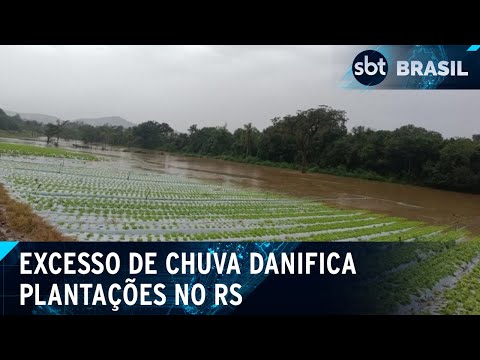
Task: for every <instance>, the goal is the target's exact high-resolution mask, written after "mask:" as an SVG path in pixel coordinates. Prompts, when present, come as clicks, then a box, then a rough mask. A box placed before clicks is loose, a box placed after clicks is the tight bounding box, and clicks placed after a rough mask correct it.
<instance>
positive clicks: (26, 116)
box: [4, 110, 58, 124]
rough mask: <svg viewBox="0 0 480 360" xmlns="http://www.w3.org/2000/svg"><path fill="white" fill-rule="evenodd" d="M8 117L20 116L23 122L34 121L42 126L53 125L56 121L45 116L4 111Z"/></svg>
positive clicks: (55, 118)
mask: <svg viewBox="0 0 480 360" xmlns="http://www.w3.org/2000/svg"><path fill="white" fill-rule="evenodd" d="M4 111H5V113H6V114H7V115H8V116H14V115H17V114H18V115H20V117H21V118H22V119H23V120H35V121H38V122H40V123H43V124H48V123H54V122H56V121H57V119H58V117H56V116H51V115H45V114H34V113H17V112H15V111H8V110H4Z"/></svg>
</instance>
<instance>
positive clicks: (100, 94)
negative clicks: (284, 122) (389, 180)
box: [0, 45, 480, 136]
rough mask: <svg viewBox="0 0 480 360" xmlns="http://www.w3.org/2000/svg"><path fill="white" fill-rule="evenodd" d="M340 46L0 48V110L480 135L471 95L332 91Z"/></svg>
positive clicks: (343, 52) (344, 58)
mask: <svg viewBox="0 0 480 360" xmlns="http://www.w3.org/2000/svg"><path fill="white" fill-rule="evenodd" d="M354 51H356V50H355V49H353V48H351V47H348V46H343V47H338V46H296V45H289V46H271V45H270V46H259V45H252V46H208V45H205V46H98V45H95V46H0V58H1V59H2V61H1V63H0V82H1V86H0V107H2V108H6V109H9V110H15V111H19V112H36V113H45V114H51V115H56V116H59V117H61V118H64V119H71V118H86V117H100V116H113V115H118V116H122V117H125V118H126V119H127V120H130V121H132V122H136V123H138V122H142V121H146V120H157V121H165V122H168V123H170V124H171V125H172V126H173V127H174V128H175V129H177V130H180V131H185V130H186V129H187V128H188V127H189V126H190V125H191V124H194V123H196V124H198V125H199V126H215V125H223V124H224V123H227V124H228V127H229V128H230V129H231V130H233V129H235V128H237V127H239V126H241V125H242V124H244V123H246V122H252V123H253V124H255V126H257V127H258V128H260V129H263V128H264V127H266V126H268V125H270V119H272V118H273V117H275V116H283V115H286V114H291V113H295V112H296V111H297V110H299V109H306V108H310V107H314V106H317V105H319V104H329V105H331V106H334V107H338V108H342V109H345V110H346V111H347V113H348V116H349V118H350V121H349V125H350V126H354V125H360V124H363V125H366V126H371V127H374V128H376V129H382V128H383V129H392V128H395V127H398V126H401V125H404V124H408V123H413V124H416V125H419V126H424V127H426V128H429V129H434V130H438V131H440V132H442V133H443V134H444V135H446V136H471V134H472V133H480V122H479V121H478V120H477V117H476V113H477V111H476V109H475V108H476V101H478V99H479V92H477V91H429V92H412V91H369V92H362V91H352V90H344V89H341V88H340V86H339V80H340V78H341V76H342V75H343V73H344V72H345V70H346V69H347V68H348V66H349V65H350V64H349V62H350V60H349V59H350V58H351V56H350V54H351V53H353V52H354Z"/></svg>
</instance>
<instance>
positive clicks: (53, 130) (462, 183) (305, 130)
mask: <svg viewBox="0 0 480 360" xmlns="http://www.w3.org/2000/svg"><path fill="white" fill-rule="evenodd" d="M347 120H348V119H347V117H346V114H345V112H344V111H341V110H337V109H333V108H331V107H328V106H320V107H318V108H314V109H308V110H304V111H298V112H297V113H296V114H295V115H287V116H284V117H277V118H274V119H273V120H272V124H271V125H270V126H269V127H267V128H266V129H264V130H263V131H259V130H258V129H256V128H255V127H254V126H253V125H252V124H251V123H248V124H246V125H244V126H243V127H241V128H238V129H236V130H235V131H234V132H233V133H232V132H230V131H229V130H228V129H227V128H226V126H218V127H202V128H199V127H198V126H197V125H195V124H194V125H192V126H190V128H189V129H188V131H187V133H182V132H177V131H174V129H173V128H172V127H171V126H170V125H169V124H167V123H159V122H156V121H147V122H144V123H142V124H139V125H137V126H135V127H132V128H128V129H126V128H123V127H121V126H110V125H103V126H97V127H94V126H92V125H86V124H83V123H78V122H73V123H71V122H68V121H58V122H57V123H56V124H47V125H44V124H40V123H37V122H35V121H25V120H22V119H20V118H19V117H18V116H12V117H9V116H7V115H6V114H5V113H4V112H3V111H1V110H0V129H3V130H7V131H10V132H15V131H17V132H18V131H28V132H32V134H36V136H39V135H43V136H46V137H47V140H48V141H51V139H55V138H56V139H57V140H58V138H64V139H67V140H79V141H82V142H83V143H84V144H101V145H104V146H106V145H118V146H125V147H139V148H144V149H158V150H162V151H170V152H177V153H186V154H193V155H204V156H211V157H221V158H223V159H226V160H236V161H244V162H249V163H256V164H263V165H271V166H280V167H286V168H295V169H299V170H301V171H303V172H305V171H310V172H324V173H331V174H337V175H344V176H355V177H362V178H367V179H375V180H385V181H394V182H404V183H411V184H417V185H424V186H431V187H437V188H443V189H450V190H457V191H464V192H475V193H480V134H477V135H473V136H472V138H443V137H442V135H441V134H440V133H438V132H436V131H430V130H426V129H424V128H421V127H417V126H414V125H406V126H402V127H400V128H398V129H395V130H393V131H389V130H373V129H370V128H366V127H363V126H358V127H354V128H353V129H352V130H351V131H348V130H347V127H346V123H347Z"/></svg>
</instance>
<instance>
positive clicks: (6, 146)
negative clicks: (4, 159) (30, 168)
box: [0, 142, 97, 160]
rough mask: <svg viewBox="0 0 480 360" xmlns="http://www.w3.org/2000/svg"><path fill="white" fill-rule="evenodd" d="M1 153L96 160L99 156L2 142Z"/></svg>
mask: <svg viewBox="0 0 480 360" xmlns="http://www.w3.org/2000/svg"><path fill="white" fill-rule="evenodd" d="M0 154H5V155H22V156H46V157H58V158H71V159H79V160H96V159H97V158H96V157H95V156H93V155H90V154H85V153H79V152H73V151H68V150H64V149H59V148H52V147H40V146H34V145H24V144H10V143H3V142H0Z"/></svg>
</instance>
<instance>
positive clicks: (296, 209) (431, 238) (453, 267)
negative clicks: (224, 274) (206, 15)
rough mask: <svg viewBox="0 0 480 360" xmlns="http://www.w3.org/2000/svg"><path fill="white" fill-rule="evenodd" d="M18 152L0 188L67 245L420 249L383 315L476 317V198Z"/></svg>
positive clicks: (243, 170) (180, 163)
mask: <svg viewBox="0 0 480 360" xmlns="http://www.w3.org/2000/svg"><path fill="white" fill-rule="evenodd" d="M17 143H18V142H17ZM21 143H22V145H21V146H18V145H12V144H5V143H1V142H0V183H2V184H3V186H4V188H5V189H6V190H7V191H8V193H9V195H10V196H11V197H12V198H14V199H15V200H17V201H21V202H24V203H27V204H29V205H30V206H31V208H32V209H33V211H34V213H35V214H37V215H39V216H41V217H42V218H43V219H45V220H46V221H47V222H48V223H50V224H52V225H53V226H55V228H57V229H58V230H59V231H60V232H61V233H62V234H64V235H65V236H68V238H70V239H75V240H79V241H215V242H217V241H238V242H240V241H381V242H392V243H396V244H398V243H399V242H401V243H402V244H405V243H406V242H413V241H415V242H417V243H416V245H417V244H418V246H416V247H414V248H408V247H406V248H403V250H402V249H401V248H397V249H399V250H398V251H396V252H395V253H393V254H392V256H393V258H392V259H391V260H392V262H390V258H389V261H388V262H387V263H386V264H385V270H386V272H385V273H384V275H383V276H385V277H386V281H385V282H384V283H385V284H387V285H386V288H385V289H382V291H383V293H382V294H383V295H382V296H384V299H385V303H386V304H387V305H388V307H389V311H392V312H393V313H402V314H411V313H413V314H424V313H429V314H430V313H431V314H479V313H480V290H479V289H480V283H479V282H478V281H477V280H478V279H477V278H478V274H479V272H480V237H478V236H477V237H475V238H474V236H472V232H474V233H475V232H478V222H479V221H478V220H479V213H480V211H479V208H478V207H479V203H480V201H478V200H479V196H478V195H470V194H459V193H453V192H446V191H439V190H432V189H426V188H419V187H414V186H405V185H398V184H387V183H379V182H373V181H365V180H358V179H350V178H342V177H336V176H330V175H321V174H301V173H299V172H295V171H290V170H282V169H275V168H268V167H261V166H251V165H243V164H237V163H230V162H225V161H217V160H208V159H199V158H191V157H182V156H173V155H169V154H162V153H159V152H146V151H142V152H134V151H106V150H99V149H89V150H88V151H87V150H83V151H82V152H78V151H77V152H72V151H70V150H72V149H71V144H66V146H63V147H62V148H60V149H55V148H50V149H45V148H38V147H32V146H28V143H26V142H21ZM76 150H78V149H76ZM87 152H88V154H87ZM266 244H269V243H266ZM406 245H408V244H406ZM239 246H241V244H239ZM385 248H386V249H387V248H388V246H387V247H385ZM409 249H412V250H409ZM399 283H401V284H402V290H401V291H399V289H398V284H399ZM472 286H473V288H472ZM472 289H473V290H472ZM472 291H473V292H472Z"/></svg>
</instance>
